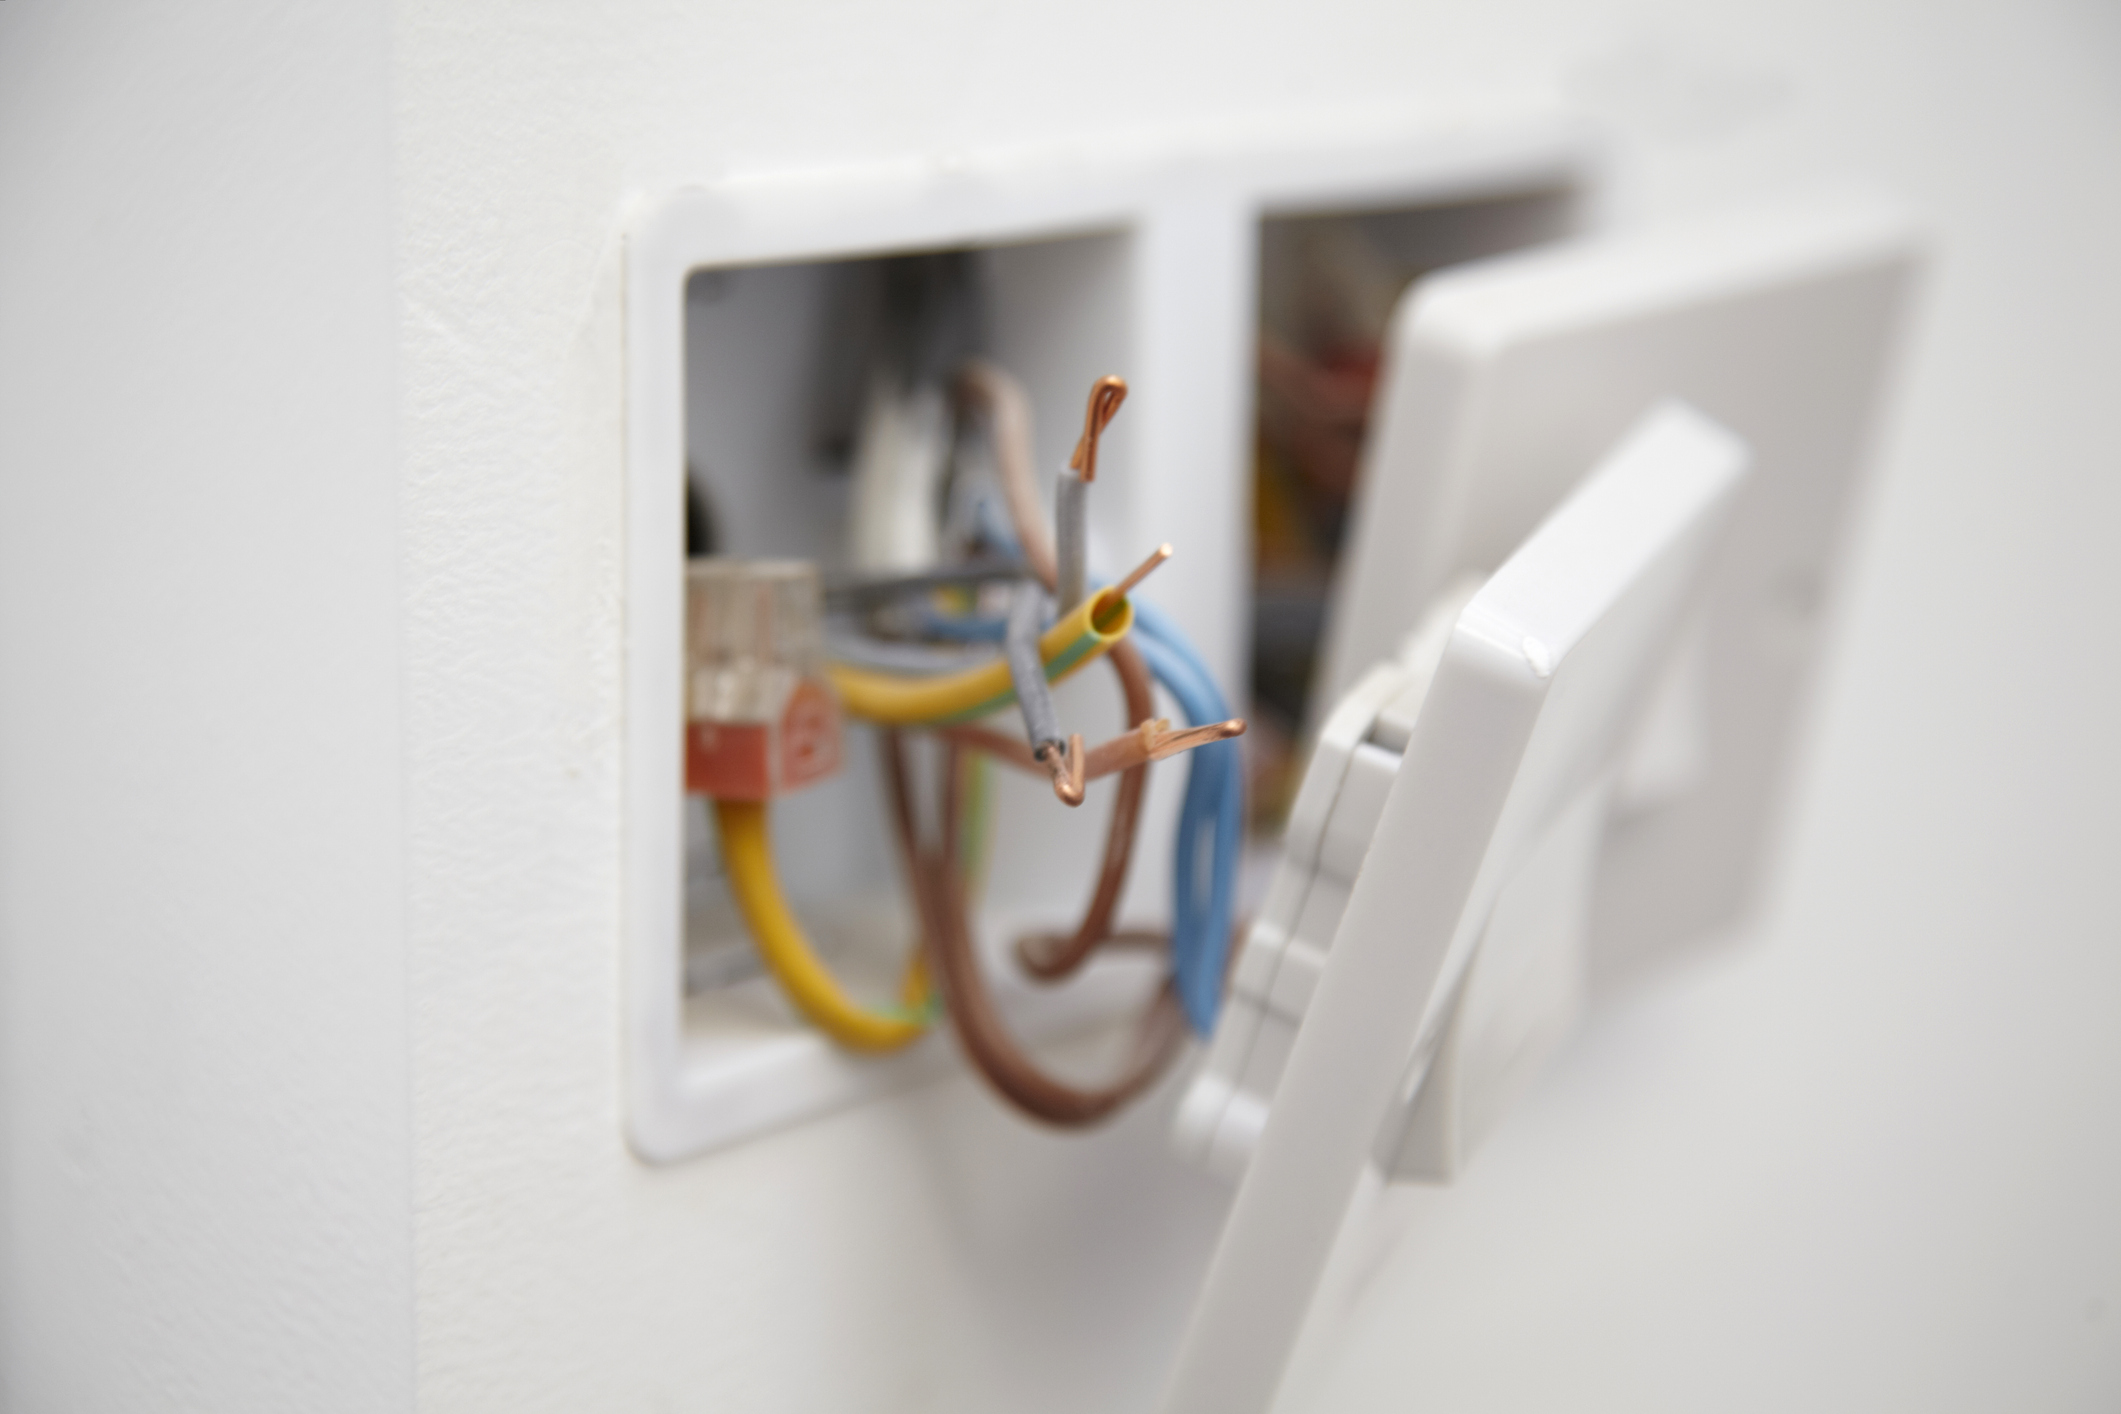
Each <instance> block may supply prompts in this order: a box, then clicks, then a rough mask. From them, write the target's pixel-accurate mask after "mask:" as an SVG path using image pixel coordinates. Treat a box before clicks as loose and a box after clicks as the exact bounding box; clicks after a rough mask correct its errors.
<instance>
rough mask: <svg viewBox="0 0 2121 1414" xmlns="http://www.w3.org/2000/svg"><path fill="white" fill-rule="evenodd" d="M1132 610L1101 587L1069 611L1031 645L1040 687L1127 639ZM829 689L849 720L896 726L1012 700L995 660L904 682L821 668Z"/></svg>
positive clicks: (976, 712)
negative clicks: (1041, 672)
mask: <svg viewBox="0 0 2121 1414" xmlns="http://www.w3.org/2000/svg"><path fill="white" fill-rule="evenodd" d="M1133 627H1134V605H1133V604H1132V603H1130V602H1128V600H1127V599H1126V598H1125V597H1123V596H1119V595H1115V594H1113V593H1112V591H1111V590H1109V589H1107V590H1105V591H1103V592H1101V593H1098V594H1093V595H1091V596H1090V597H1089V598H1088V599H1085V600H1084V601H1083V602H1082V603H1080V604H1078V605H1076V606H1075V608H1074V609H1072V610H1070V611H1069V612H1068V614H1067V615H1066V616H1064V617H1063V618H1062V619H1061V620H1060V622H1058V623H1056V624H1055V625H1054V626H1053V627H1051V628H1049V629H1047V630H1046V631H1045V633H1044V634H1042V635H1041V636H1040V637H1039V640H1038V654H1039V658H1040V659H1041V660H1042V661H1043V662H1044V663H1045V665H1046V681H1048V682H1059V681H1060V680H1061V679H1062V678H1064V677H1067V676H1068V675H1069V674H1070V673H1072V672H1074V671H1075V670H1076V669H1077V668H1080V667H1082V666H1083V664H1085V663H1088V662H1090V661H1091V660H1092V659H1094V658H1096V657H1097V656H1098V655H1099V654H1100V653H1103V652H1104V651H1105V650H1106V649H1108V648H1110V647H1111V646H1112V645H1113V644H1115V643H1117V642H1119V641H1120V640H1121V639H1122V638H1125V637H1126V636H1127V630H1129V629H1131V628H1133ZM829 671H830V672H831V675H832V685H833V687H834V688H836V689H838V691H839V694H840V702H841V703H842V704H843V705H844V706H845V707H846V708H847V711H848V712H849V714H851V715H853V716H856V717H861V718H864V719H865V720H868V721H871V722H884V723H887V724H889V725H892V726H901V727H934V726H946V725H948V724H950V723H952V722H969V721H972V720H974V719H975V718H979V717H985V716H988V715H990V714H992V713H995V712H999V711H1001V710H1002V709H1003V708H1004V707H1007V706H1008V705H1009V704H1010V703H1012V702H1014V701H1016V689H1015V688H1014V687H1012V686H1011V685H1010V682H1009V664H1008V663H1007V662H1006V661H1004V660H1003V659H1000V658H997V659H996V660H995V661H994V662H992V663H988V664H986V665H985V666H984V667H978V668H973V669H970V670H969V671H966V672H962V673H951V674H949V675H947V676H944V677H933V678H909V677H899V676H897V675H895V674H892V673H879V672H874V671H871V670H870V669H867V668H854V667H849V666H847V665H846V664H844V663H833V664H831V665H830V666H829Z"/></svg>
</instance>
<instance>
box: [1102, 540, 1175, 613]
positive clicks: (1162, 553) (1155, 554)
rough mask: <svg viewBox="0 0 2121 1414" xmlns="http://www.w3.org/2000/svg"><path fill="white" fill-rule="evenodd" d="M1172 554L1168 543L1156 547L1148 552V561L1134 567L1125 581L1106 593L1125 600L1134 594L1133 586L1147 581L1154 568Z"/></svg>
mask: <svg viewBox="0 0 2121 1414" xmlns="http://www.w3.org/2000/svg"><path fill="white" fill-rule="evenodd" d="M1172 553H1173V551H1172V549H1171V546H1170V543H1169V542H1168V541H1167V542H1166V543H1164V544H1162V545H1159V546H1157V547H1156V548H1155V549H1154V550H1151V551H1150V552H1149V558H1148V559H1146V560H1143V561H1142V562H1141V563H1140V564H1138V565H1136V566H1135V567H1134V569H1133V570H1132V571H1131V572H1130V573H1129V574H1128V575H1127V577H1126V578H1125V579H1123V580H1121V581H1120V582H1119V583H1117V584H1115V585H1113V586H1112V588H1111V589H1109V590H1107V591H1106V592H1107V593H1109V594H1111V595H1113V596H1114V597H1116V598H1120V599H1124V598H1126V597H1127V596H1128V595H1129V594H1131V593H1133V592H1134V586H1135V585H1137V584H1140V583H1141V582H1142V581H1143V580H1145V579H1147V578H1148V577H1149V576H1150V575H1152V574H1154V573H1155V572H1156V567H1157V566H1158V565H1161V564H1162V563H1163V562H1164V561H1165V560H1168V559H1170V558H1171V556H1172Z"/></svg>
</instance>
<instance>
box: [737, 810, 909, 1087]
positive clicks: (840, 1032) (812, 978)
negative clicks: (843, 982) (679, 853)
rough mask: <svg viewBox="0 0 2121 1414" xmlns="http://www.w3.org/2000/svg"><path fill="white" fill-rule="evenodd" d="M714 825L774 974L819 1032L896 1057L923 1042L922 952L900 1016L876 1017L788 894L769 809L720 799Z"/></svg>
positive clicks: (747, 918) (742, 907)
mask: <svg viewBox="0 0 2121 1414" xmlns="http://www.w3.org/2000/svg"><path fill="white" fill-rule="evenodd" d="M714 819H715V827H716V830H717V833H718V834H719V835H720V838H721V847H722V863H723V866H724V868H726V869H727V871H728V874H729V888H730V892H731V893H733V894H734V895H735V896H736V904H737V909H738V910H739V911H740V912H741V913H742V914H743V915H744V923H745V926H747V927H748V928H750V930H751V936H752V939H753V941H754V942H756V943H757V944H758V949H759V955H760V956H761V957H763V958H764V959H765V961H766V967H767V969H768V970H769V971H771V972H772V973H773V976H774V980H775V981H777V982H779V983H780V984H781V990H782V991H783V992H785V993H786V994H787V996H788V1000H789V1001H790V1002H792V1003H794V1005H795V1007H796V1009H797V1010H798V1011H800V1012H802V1014H803V1015H804V1016H805V1017H807V1018H808V1019H809V1021H810V1022H811V1024H812V1025H814V1026H816V1027H817V1028H818V1029H819V1030H820V1031H823V1032H824V1033H825V1034H826V1035H828V1036H830V1037H831V1038H832V1039H833V1040H835V1041H838V1042H839V1043H840V1044H841V1045H843V1046H847V1047H849V1048H851V1049H854V1050H858V1051H893V1050H897V1049H898V1048H899V1047H901V1046H904V1045H907V1044H908V1043H910V1042H912V1041H915V1040H918V1039H919V1038H920V1036H921V1034H922V1033H923V1032H925V1031H926V1030H927V1029H928V1023H929V1021H930V1019H931V1018H932V1016H933V1014H934V1010H935V1005H934V997H933V995H932V993H931V991H930V988H929V985H928V970H927V965H926V963H925V962H924V960H923V955H922V953H921V952H919V951H916V952H915V953H914V955H913V959H912V961H911V962H910V963H909V964H908V965H907V968H906V980H905V984H904V988H903V991H902V1000H903V1003H904V1004H903V1006H902V1007H900V1008H899V1009H898V1010H895V1011H888V1012H887V1011H876V1010H871V1009H870V1008H868V1007H864V1006H862V1005H861V1004H860V1003H858V1002H856V1001H854V1000H853V999H852V998H850V997H849V996H848V995H847V994H846V993H845V992H844V991H842V990H841V989H840V984H839V980H838V979H837V978H835V977H834V976H833V975H832V973H831V972H830V971H829V970H828V969H827V968H826V966H825V964H824V963H822V962H820V961H819V960H818V956H817V953H816V952H815V951H814V950H813V949H812V948H811V946H810V940H809V939H808V938H807V937H805V936H804V934H803V927H802V924H800V923H798V922H797V921H796V918H795V913H794V911H793V910H792V909H790V908H789V906H788V900H787V898H786V897H785V896H783V895H782V893H781V883H780V878H779V876H778V874H777V873H776V872H775V870H774V867H773V845H772V841H771V839H770V837H769V835H768V834H767V830H766V804H765V802H763V801H756V800H716V801H715V802H714Z"/></svg>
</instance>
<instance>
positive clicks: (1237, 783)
mask: <svg viewBox="0 0 2121 1414" xmlns="http://www.w3.org/2000/svg"><path fill="white" fill-rule="evenodd" d="M1134 622H1135V627H1136V629H1137V630H1138V632H1137V634H1136V637H1137V639H1138V641H1139V646H1140V648H1141V650H1142V656H1143V658H1145V659H1146V660H1147V661H1148V664H1149V670H1150V671H1151V672H1153V673H1154V674H1155V675H1156V678H1157V681H1159V682H1161V683H1162V684H1163V685H1164V688H1165V690H1166V691H1168V692H1169V693H1170V694H1171V695H1172V697H1174V698H1176V699H1177V701H1178V705H1179V710H1180V711H1181V712H1183V713H1185V715H1186V717H1187V718H1188V725H1189V726H1202V725H1205V724H1206V723H1209V722H1220V721H1224V720H1226V719H1227V718H1228V717H1229V715H1230V709H1229V705H1228V703H1227V702H1226V701H1225V700H1224V698H1223V695H1222V693H1221V691H1220V690H1219V689H1218V688H1217V687H1216V685H1215V679H1214V677H1213V676H1212V675H1211V674H1210V673H1209V672H1208V669H1207V666H1206V665H1205V664H1204V663H1202V662H1201V659H1200V654H1199V653H1198V652H1197V651H1196V650H1195V649H1194V648H1193V645H1192V644H1191V643H1190V642H1188V641H1187V639H1186V637H1185V634H1184V633H1183V632H1182V631H1180V629H1179V627H1178V625H1177V624H1176V623H1174V622H1172V620H1171V618H1170V617H1169V616H1168V615H1166V614H1165V613H1164V612H1163V611H1162V610H1160V609H1158V608H1157V607H1156V606H1155V605H1153V604H1150V603H1147V602H1146V601H1144V600H1142V599H1140V598H1136V599H1135V600H1134ZM1187 763H1188V765H1187V775H1186V795H1185V802H1184V804H1183V805H1182V806H1181V807H1180V810H1179V817H1178V839H1177V841H1176V848H1175V850H1174V851H1173V859H1172V867H1173V873H1174V879H1173V885H1174V887H1173V897H1172V938H1173V943H1174V946H1173V948H1172V969H1173V971H1174V973H1175V974H1176V981H1177V986H1178V999H1179V1003H1180V1005H1181V1006H1182V1007H1183V1008H1184V1010H1185V1013H1186V1020H1187V1021H1188V1022H1190V1023H1191V1024H1192V1026H1193V1029H1194V1030H1195V1031H1196V1032H1198V1033H1199V1034H1201V1035H1203V1036H1206V1035H1209V1034H1210V1033H1212V1032H1213V1031H1214V1029H1215V1018H1216V1013H1217V1012H1218V1011H1219V1010H1220V1009H1221V1006H1222V995H1223V973H1224V970H1225V967H1226V965H1227V963H1228V959H1229V952H1230V925H1231V919H1232V914H1233V913H1234V912H1235V910H1236V903H1237V871H1238V865H1239V862H1240V852H1241V850H1242V848H1243V845H1244V772H1243V770H1242V767H1241V762H1240V760H1239V757H1238V750H1237V743H1236V742H1234V741H1218V742H1211V743H1210V744H1209V745H1207V746H1203V747H1199V748H1196V749H1195V750H1194V751H1192V752H1190V753H1188V756H1187ZM1204 832H1205V833H1208V834H1209V838H1208V839H1207V840H1205V841H1204V840H1203V839H1202V835H1203V833H1204ZM1204 856H1205V857H1204Z"/></svg>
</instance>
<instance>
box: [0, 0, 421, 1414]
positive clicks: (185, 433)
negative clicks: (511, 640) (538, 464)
mask: <svg viewBox="0 0 2121 1414" xmlns="http://www.w3.org/2000/svg"><path fill="white" fill-rule="evenodd" d="M387 47H388V30H387V26H386V24H385V17H384V16H383V15H381V14H380V13H376V12H374V11H368V12H363V11H361V10H359V9H354V8H343V7H340V8H334V7H328V6H310V7H301V8H296V9H287V10H281V9H273V8H269V7H265V6H260V5H245V4H237V3H218V2H217V0H201V3H186V4H184V5H178V6H159V7H157V6H126V7H102V8H100V9H97V8H92V7H83V6H64V5H60V4H57V3H40V0H10V3H8V4H5V5H0V1047H4V1049H0V1057H4V1059H0V1081H4V1086H0V1143H4V1146H5V1149H4V1158H0V1213H4V1224H5V1225H4V1228H0V1407H4V1408H6V1409H7V1410H10V1411H15V1410H20V1411H25V1414H29V1412H30V1411H43V1410H84V1411H102V1410H144V1409H188V1410H214V1411H222V1414H227V1412H228V1411H240V1410H257V1411H261V1414H263V1412H264V1411H284V1410H290V1409H301V1410H319V1411H327V1410H356V1409H359V1410H386V1409H403V1408H405V1407H407V1405H408V1404H409V1402H410V1401H411V1398H412V1375H413V1342H412V1332H413V1320H412V1309H411V1294H412V1280H413V1263H412V1242H411V1235H412V1234H411V1226H412V1223H411V1215H412V1162H411V1160H412V1154H411V1148H410V1137H411V1094H410V1074H411V1072H410V1053H409V1049H408V1040H409V1035H410V1026H409V1017H408V1008H407V1003H406V992H405V980H406V957H407V955H406V948H405V937H406V933H405V913H404V858H405V855H404V839H405V832H404V831H405V827H404V810H403V793H404V772H403V754H402V738H401V736H400V731H399V720H400V712H399V704H400V681H399V674H398V662H399V649H398V645H399V639H400V633H401V619H402V614H403V598H402V595H401V592H400V587H399V579H398V571H397V545H398V535H397V513H398V512H397V508H398V498H399V490H400V485H401V482H402V473H401V469H400V459H399V455H398V450H397V445H396V433H397V428H398V423H399V418H398V414H397V400H398V392H397V387H396V382H395V373H394V369H395V358H394V350H395V348H396V343H397V329H396V324H397V321H396V316H395V313H394V310H393V304H392V292H391V214H390V171H389V156H390V154H389V140H390V127H389V124H390V117H391V115H390V108H389V85H390V70H389V67H388V57H387Z"/></svg>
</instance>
